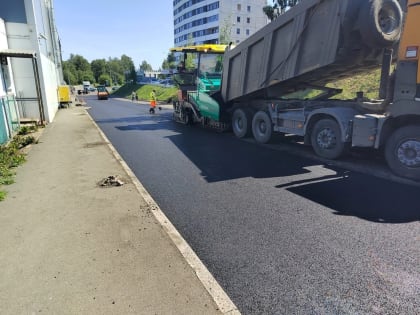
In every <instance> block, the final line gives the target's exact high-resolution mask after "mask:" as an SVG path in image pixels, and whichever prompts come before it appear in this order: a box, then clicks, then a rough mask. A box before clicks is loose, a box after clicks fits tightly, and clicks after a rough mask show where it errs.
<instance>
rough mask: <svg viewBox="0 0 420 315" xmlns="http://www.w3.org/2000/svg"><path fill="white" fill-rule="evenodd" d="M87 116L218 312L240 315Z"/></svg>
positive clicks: (227, 314)
mask: <svg viewBox="0 0 420 315" xmlns="http://www.w3.org/2000/svg"><path fill="white" fill-rule="evenodd" d="M85 111H86V113H87V116H88V117H89V119H90V120H91V122H92V123H93V125H94V126H95V127H96V129H97V130H98V132H99V134H100V135H101V137H102V138H103V139H104V141H105V142H106V143H107V145H108V148H109V149H110V150H111V152H112V154H113V155H114V157H115V159H116V160H117V161H118V162H119V163H120V164H121V166H122V167H123V169H124V171H125V172H126V173H127V175H128V176H129V177H130V179H131V181H132V182H133V184H134V186H135V187H136V189H137V191H138V192H139V193H140V195H141V196H142V197H143V198H144V200H145V201H146V203H147V204H148V205H149V206H150V208H151V210H152V211H151V212H152V213H153V215H154V216H155V218H156V220H157V221H158V222H159V224H160V225H161V226H162V228H163V230H164V231H165V232H166V234H167V235H168V236H169V238H170V239H171V241H172V242H173V243H174V245H175V247H176V248H177V249H178V250H179V252H180V253H181V255H182V256H183V257H184V259H185V261H186V262H187V263H188V265H189V266H190V267H191V268H192V269H193V271H194V273H195V274H196V276H197V277H198V279H199V280H200V282H201V283H202V284H203V286H204V288H205V289H206V290H207V292H208V293H209V295H210V296H211V298H212V299H213V301H214V302H215V303H216V305H217V306H218V308H219V310H220V311H221V312H222V313H223V314H226V315H240V314H241V313H240V312H239V310H238V308H237V307H236V305H235V304H234V303H233V302H232V300H231V299H230V298H229V296H228V295H227V294H226V292H225V291H224V290H223V288H222V287H221V286H220V284H219V283H218V282H217V281H216V279H215V278H214V277H213V276H212V274H211V273H210V272H209V271H208V269H207V268H206V266H205V265H204V264H203V262H202V261H201V260H200V258H199V257H198V256H197V254H196V253H195V252H194V251H193V249H192V248H191V247H190V245H189V244H188V243H187V242H186V241H185V239H184V238H183V237H182V236H181V234H180V233H179V232H178V230H177V229H176V228H175V226H174V225H173V224H172V222H171V221H169V219H168V218H167V217H166V215H165V214H164V213H163V211H162V210H161V209H160V207H159V206H158V204H157V203H156V202H155V201H154V200H153V198H152V196H151V195H150V194H149V193H148V191H147V190H146V188H145V187H144V186H143V185H142V184H141V182H140V181H139V180H138V178H137V177H136V175H135V174H134V172H133V171H132V170H131V168H130V167H129V166H128V165H127V163H126V162H125V161H124V160H123V158H122V157H121V156H120V154H119V153H118V152H117V150H116V149H115V148H114V146H113V145H112V144H111V142H110V141H109V139H108V138H107V136H106V135H105V134H104V133H103V132H102V130H101V129H100V128H99V126H98V125H97V124H96V122H95V121H94V120H93V118H92V117H91V116H90V114H89V112H88V111H87V109H86V108H85Z"/></svg>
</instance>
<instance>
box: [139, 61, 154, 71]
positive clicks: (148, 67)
mask: <svg viewBox="0 0 420 315" xmlns="http://www.w3.org/2000/svg"><path fill="white" fill-rule="evenodd" d="M140 70H142V71H144V72H146V71H153V68H152V66H151V65H150V64H149V63H147V61H146V60H143V61H142V63H141V65H140Z"/></svg>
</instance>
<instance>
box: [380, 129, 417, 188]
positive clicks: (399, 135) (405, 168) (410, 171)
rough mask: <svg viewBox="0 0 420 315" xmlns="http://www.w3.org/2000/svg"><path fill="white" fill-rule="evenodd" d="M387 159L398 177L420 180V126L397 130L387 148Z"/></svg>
mask: <svg viewBox="0 0 420 315" xmlns="http://www.w3.org/2000/svg"><path fill="white" fill-rule="evenodd" d="M385 159H386V162H387V163H388V166H389V168H390V169H391V171H393V172H394V173H395V174H396V175H399V176H402V177H406V178H410V179H414V180H417V181H419V180H420V126H414V125H411V126H405V127H401V128H399V129H397V130H395V131H394V132H393V133H392V135H391V136H390V138H389V140H388V142H387V144H386V146H385Z"/></svg>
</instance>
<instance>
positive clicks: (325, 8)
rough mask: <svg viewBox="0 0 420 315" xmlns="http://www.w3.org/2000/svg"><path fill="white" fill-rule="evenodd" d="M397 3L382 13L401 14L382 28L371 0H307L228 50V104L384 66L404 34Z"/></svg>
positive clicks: (224, 84)
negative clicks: (388, 51) (384, 55)
mask: <svg viewBox="0 0 420 315" xmlns="http://www.w3.org/2000/svg"><path fill="white" fill-rule="evenodd" d="M395 3H396V2H395ZM395 3H391V5H390V7H387V8H383V9H384V10H383V11H384V12H382V11H381V12H382V13H381V14H385V15H386V14H390V15H391V17H392V15H395V18H394V19H393V20H392V19H390V20H389V21H391V22H389V21H388V25H387V24H386V23H384V24H383V25H379V26H378V23H375V21H373V20H372V21H370V19H373V17H372V15H374V13H375V12H376V11H375V10H373V9H374V8H373V9H372V8H371V7H370V6H371V5H372V4H371V2H370V1H369V0H304V1H301V2H300V3H299V4H298V5H296V6H295V7H293V8H292V9H290V10H289V11H287V12H286V13H284V14H282V15H280V16H279V17H278V18H277V19H275V20H274V21H272V22H271V23H269V24H268V25H267V26H265V27H264V28H262V29H261V30H259V31H258V32H257V33H255V34H254V35H252V36H251V37H250V38H248V39H247V40H245V41H243V42H242V43H240V44H239V45H238V46H236V47H235V48H233V49H232V50H229V51H227V52H226V53H225V56H224V61H223V79H222V87H221V95H222V98H223V100H224V102H225V103H229V102H235V101H241V100H249V99H256V98H276V97H280V96H281V95H283V94H285V93H288V92H290V91H292V90H294V89H296V88H299V86H300V85H318V86H324V85H325V84H327V83H328V82H332V81H335V80H337V79H341V78H345V77H348V76H352V75H354V74H358V73H361V72H364V71H366V70H368V69H371V68H376V67H378V66H379V64H380V62H381V56H382V51H383V48H384V47H387V46H388V47H389V46H392V44H393V43H394V42H396V41H397V40H398V39H399V34H400V32H401V27H402V25H401V24H402V22H401V16H400V15H401V8H400V7H399V5H398V3H397V6H395ZM373 11H375V12H373ZM379 18H381V17H379ZM389 23H391V25H390V24H389ZM392 23H393V24H392ZM372 25H374V26H375V29H373V28H372V27H371V26H372ZM382 26H383V27H384V29H383V30H382V29H380V27H382ZM378 28H379V29H378ZM375 32H376V33H377V34H375ZM384 32H386V34H385V35H384ZM382 36H384V37H385V38H382Z"/></svg>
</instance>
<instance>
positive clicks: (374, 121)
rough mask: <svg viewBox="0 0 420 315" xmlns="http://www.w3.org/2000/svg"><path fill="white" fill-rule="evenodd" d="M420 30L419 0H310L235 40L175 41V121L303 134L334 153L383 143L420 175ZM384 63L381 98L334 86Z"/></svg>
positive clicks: (260, 136)
mask: <svg viewBox="0 0 420 315" xmlns="http://www.w3.org/2000/svg"><path fill="white" fill-rule="evenodd" d="M419 29H420V0H407V1H403V0H401V1H397V0H303V1H301V2H299V3H298V4H297V5H296V6H295V7H293V8H291V9H290V10H288V11H287V12H285V13H284V14H282V15H280V16H278V17H277V18H276V19H275V20H274V21H272V22H271V23H269V24H268V25H266V26H265V27H263V28H262V29H260V30H259V31H258V32H256V33H255V34H253V35H252V36H250V37H249V38H248V39H246V40H245V41H243V42H242V43H240V44H239V45H238V46H236V47H233V46H231V45H212V44H204V45H197V46H187V47H175V48H172V49H171V51H172V52H179V53H181V54H182V55H181V57H180V58H181V60H182V61H181V63H180V65H181V66H180V67H179V69H178V73H177V74H175V75H174V80H175V82H176V83H177V84H178V86H179V92H178V100H177V101H176V102H174V119H175V120H176V121H178V122H181V123H184V124H193V123H196V122H200V123H201V124H202V125H204V126H210V127H214V128H217V129H219V130H227V129H232V131H233V133H234V134H235V135H236V136H237V137H238V138H243V137H247V136H250V135H251V134H252V135H253V137H254V139H255V141H257V142H258V143H267V142H269V141H270V139H271V136H272V134H273V132H279V133H283V134H293V135H298V136H302V137H303V139H304V142H305V143H306V144H310V145H312V147H313V149H314V151H315V153H316V154H317V155H319V156H321V157H324V158H328V159H338V158H340V157H341V156H343V155H344V154H346V153H347V152H348V150H349V149H350V148H351V147H369V148H372V149H383V150H384V154H385V159H386V161H387V164H388V166H389V167H390V169H391V170H392V171H393V172H394V173H395V174H397V175H399V176H403V177H406V178H410V179H414V180H420V67H419V62H418V61H419V47H420V33H419V32H418V30H419ZM191 55H193V56H192V57H191ZM375 68H380V69H381V81H380V85H379V89H378V99H375V100H372V99H367V98H366V97H364V95H363V92H358V93H357V94H356V95H355V96H354V98H352V99H350V100H339V99H336V98H334V97H335V96H336V95H337V94H339V93H341V92H342V90H340V89H335V88H330V87H326V85H327V84H328V83H332V82H335V81H337V80H339V79H343V78H348V77H351V76H354V75H356V74H361V73H365V72H366V71H369V70H372V69H375Z"/></svg>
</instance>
